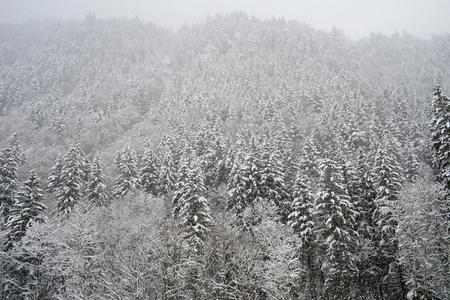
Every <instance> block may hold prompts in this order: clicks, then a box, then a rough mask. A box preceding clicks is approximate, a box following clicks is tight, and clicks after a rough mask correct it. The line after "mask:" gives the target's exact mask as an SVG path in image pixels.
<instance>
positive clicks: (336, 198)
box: [316, 160, 358, 299]
mask: <svg viewBox="0 0 450 300" xmlns="http://www.w3.org/2000/svg"><path fill="white" fill-rule="evenodd" d="M320 167H321V170H322V177H321V182H320V183H321V184H320V192H319V194H318V198H317V200H316V203H317V206H316V210H317V213H318V217H319V221H320V222H321V224H322V226H321V227H320V233H321V236H322V240H323V248H324V256H323V258H322V262H323V263H322V271H323V272H324V274H325V293H326V294H327V295H328V297H330V299H347V298H349V297H350V295H351V293H352V290H353V287H354V285H355V276H356V275H357V273H358V269H357V262H358V259H357V253H358V233H357V232H356V231H355V230H354V228H355V219H356V215H357V213H356V211H355V210H354V208H353V205H352V203H351V201H350V197H349V196H348V195H347V194H346V190H345V188H344V187H343V185H342V182H343V179H342V175H341V174H340V173H339V168H338V166H337V165H336V163H335V162H334V161H332V160H325V161H323V162H322V163H321V165H320Z"/></svg>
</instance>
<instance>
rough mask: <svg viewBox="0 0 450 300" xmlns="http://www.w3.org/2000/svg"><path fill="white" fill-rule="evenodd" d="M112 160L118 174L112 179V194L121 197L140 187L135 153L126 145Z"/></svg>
mask: <svg viewBox="0 0 450 300" xmlns="http://www.w3.org/2000/svg"><path fill="white" fill-rule="evenodd" d="M114 162H115V164H116V169H117V173H118V176H117V177H116V179H115V180H114V188H113V196H114V197H116V198H121V197H124V196H125V195H127V194H128V193H130V192H131V193H134V192H135V191H136V190H137V189H138V188H139V187H140V185H139V173H138V172H139V171H138V167H137V158H136V153H135V152H134V151H133V150H132V149H131V148H130V146H129V145H126V146H125V147H123V149H122V150H121V151H120V152H119V153H118V154H117V156H116V158H115V160H114Z"/></svg>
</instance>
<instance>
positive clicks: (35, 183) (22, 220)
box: [5, 170, 46, 250]
mask: <svg viewBox="0 0 450 300" xmlns="http://www.w3.org/2000/svg"><path fill="white" fill-rule="evenodd" d="M43 199H44V196H43V195H42V190H41V188H40V187H39V179H38V177H37V175H36V172H34V171H33V170H32V171H31V172H30V177H29V179H28V180H27V181H26V182H25V184H24V186H23V187H22V188H21V190H20V191H19V192H18V193H17V197H16V203H15V204H14V205H13V207H12V208H11V212H10V217H9V219H8V222H7V223H6V228H7V229H8V230H9V231H8V233H7V236H6V241H5V248H6V250H8V249H11V248H12V246H13V245H14V243H15V242H17V241H20V240H21V239H22V237H23V236H24V235H25V233H26V230H27V228H28V226H29V224H30V222H31V221H33V222H43V220H44V218H43V216H42V213H43V211H44V210H45V208H46V207H45V205H43V204H42V200H43Z"/></svg>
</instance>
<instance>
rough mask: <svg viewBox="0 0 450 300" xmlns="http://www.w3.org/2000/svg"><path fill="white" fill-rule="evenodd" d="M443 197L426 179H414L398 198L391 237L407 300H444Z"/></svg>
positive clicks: (445, 233) (445, 245) (445, 206)
mask: <svg viewBox="0 0 450 300" xmlns="http://www.w3.org/2000/svg"><path fill="white" fill-rule="evenodd" d="M443 195H444V190H443V188H442V187H441V186H440V185H438V184H436V183H433V182H432V181H431V180H430V179H427V178H418V180H417V181H416V182H414V183H412V184H408V185H407V186H405V188H404V189H403V190H402V192H401V193H400V194H399V197H398V198H399V199H398V205H396V207H395V209H394V215H395V218H396V219H397V220H398V226H397V229H396V233H395V235H396V239H397V240H398V245H399V247H398V261H399V264H400V265H401V268H402V273H403V276H404V277H405V281H406V286H407V288H408V292H407V298H408V299H446V297H447V296H448V284H449V279H448V276H447V274H448V228H449V221H448V218H447V215H446V214H445V212H446V211H447V210H448V201H446V200H444V199H445V198H444V197H443Z"/></svg>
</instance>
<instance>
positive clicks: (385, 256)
mask: <svg viewBox="0 0 450 300" xmlns="http://www.w3.org/2000/svg"><path fill="white" fill-rule="evenodd" d="M374 187H375V191H376V198H375V210H374V214H373V221H374V226H375V227H376V228H375V236H374V239H375V244H376V249H377V254H376V256H377V257H376V263H377V265H378V268H379V270H380V273H379V276H381V278H380V279H384V281H383V287H384V288H383V290H384V294H385V295H384V296H385V297H386V298H387V299H400V298H401V297H404V296H405V295H404V286H403V285H404V283H403V282H401V281H395V282H394V281H392V280H391V281H388V279H389V278H391V279H392V278H394V279H399V278H401V274H390V273H389V271H390V270H391V271H393V270H399V269H398V267H397V266H396V261H395V259H396V253H397V250H398V242H397V240H396V239H395V230H396V228H397V220H396V219H395V216H394V214H393V211H394V208H395V206H396V205H397V197H398V193H399V191H400V189H401V181H400V172H399V166H398V164H397V162H396V160H395V159H393V157H392V156H391V155H390V154H389V153H388V152H387V151H385V150H384V149H383V148H380V149H379V150H378V151H377V154H376V156H375V165H374ZM391 265H392V266H391ZM388 275H389V276H388Z"/></svg>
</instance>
